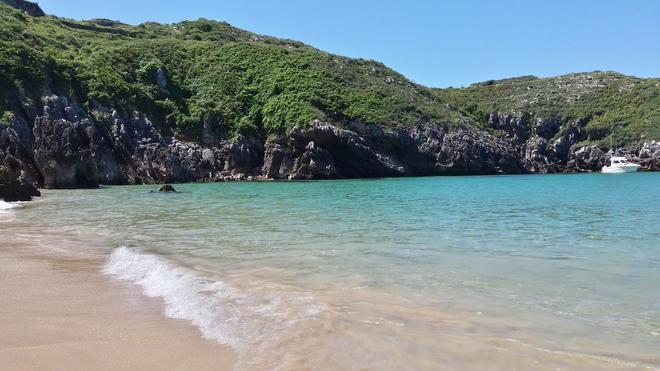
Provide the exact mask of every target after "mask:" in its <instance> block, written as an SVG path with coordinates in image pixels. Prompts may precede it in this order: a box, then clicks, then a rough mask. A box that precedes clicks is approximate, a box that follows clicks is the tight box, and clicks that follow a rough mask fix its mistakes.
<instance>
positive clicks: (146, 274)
mask: <svg viewBox="0 0 660 371" xmlns="http://www.w3.org/2000/svg"><path fill="white" fill-rule="evenodd" d="M103 271H104V273H106V274H110V275H114V276H116V277H117V278H120V279H122V280H128V281H131V282H134V283H136V284H138V285H140V286H141V287H142V289H143V292H144V294H146V295H147V296H149V297H158V298H162V299H163V300H164V302H165V314H166V315H167V316H168V317H171V318H176V319H182V320H188V321H191V322H192V323H193V324H194V325H195V326H196V327H197V328H199V330H200V331H201V332H202V334H203V336H204V337H205V338H207V339H211V340H216V341H218V342H220V343H222V344H226V345H229V346H231V347H232V348H234V349H235V350H236V351H237V352H238V353H239V356H240V357H241V358H246V356H248V355H249V358H250V360H249V362H250V363H251V364H255V363H256V362H255V358H254V357H257V355H256V354H255V353H257V354H261V355H265V354H266V353H268V350H269V349H272V348H274V347H276V346H277V343H280V342H282V341H286V339H290V338H292V337H295V336H296V332H297V331H296V328H297V327H299V326H301V327H304V325H303V323H304V322H306V321H310V320H312V321H313V320H314V319H315V318H317V317H318V316H319V315H320V313H321V311H322V310H323V306H321V305H318V304H317V303H316V302H315V299H314V297H313V296H312V295H311V294H309V293H305V292H300V291H296V290H292V289H291V288H290V287H288V286H283V285H275V284H272V283H264V282H251V283H248V284H246V285H245V286H242V285H241V287H240V288H239V287H234V286H231V285H228V284H227V283H225V282H223V281H221V280H219V279H217V278H216V277H212V276H211V275H210V274H207V273H206V272H204V273H202V272H200V271H196V270H193V269H190V268H187V267H184V266H181V265H178V264H177V263H175V262H173V261H167V260H166V259H163V258H160V257H158V256H156V255H153V254H146V253H141V252H137V251H134V250H132V249H129V248H126V247H120V248H117V249H115V250H114V251H113V252H112V254H111V255H110V256H109V257H108V259H107V262H106V264H105V266H104V269H103ZM246 281H247V280H246Z"/></svg>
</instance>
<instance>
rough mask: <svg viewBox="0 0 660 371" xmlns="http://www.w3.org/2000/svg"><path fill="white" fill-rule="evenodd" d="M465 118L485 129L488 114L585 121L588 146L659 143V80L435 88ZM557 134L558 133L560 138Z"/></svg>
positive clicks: (603, 77)
mask: <svg viewBox="0 0 660 371" xmlns="http://www.w3.org/2000/svg"><path fill="white" fill-rule="evenodd" d="M435 94H436V96H437V97H438V98H440V99H443V100H447V101H450V102H452V104H454V105H456V106H457V107H459V109H460V110H461V111H462V112H463V113H464V114H465V115H467V116H470V117H471V118H472V119H473V120H474V121H476V122H478V123H480V124H481V125H482V126H484V127H486V128H488V129H493V128H489V127H488V124H487V122H488V116H489V114H490V113H491V112H503V113H511V114H513V115H528V116H530V117H533V116H536V117H543V118H556V119H558V120H560V121H562V122H566V121H569V120H573V119H583V120H586V121H587V122H588V124H587V127H586V129H587V133H588V135H589V139H590V141H591V142H592V143H596V144H601V145H602V146H604V147H608V146H609V144H610V141H612V142H616V143H619V144H624V143H625V144H632V143H635V142H638V141H640V140H644V139H656V140H657V139H660V79H640V78H635V77H629V76H624V75H621V74H619V73H615V72H592V73H578V74H570V75H565V76H560V77H552V78H537V77H534V76H523V77H518V78H511V79H506V80H498V81H487V82H483V83H478V84H474V85H472V86H470V87H468V88H464V89H437V90H435ZM558 135H559V134H558Z"/></svg>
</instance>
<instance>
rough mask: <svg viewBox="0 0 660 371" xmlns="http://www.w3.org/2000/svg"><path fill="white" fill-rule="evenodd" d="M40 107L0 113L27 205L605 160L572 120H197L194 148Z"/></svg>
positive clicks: (106, 120)
mask: <svg viewBox="0 0 660 371" xmlns="http://www.w3.org/2000/svg"><path fill="white" fill-rule="evenodd" d="M42 102H43V104H42V105H41V108H37V104H35V103H34V102H33V100H31V99H30V98H29V97H27V96H25V94H24V93H21V92H19V94H18V95H17V96H16V97H15V98H13V99H12V100H10V101H9V103H10V104H9V106H10V108H11V109H12V112H13V113H14V115H13V117H12V120H11V123H10V125H9V126H4V125H3V126H0V151H1V152H0V164H4V165H2V166H4V168H3V169H5V170H3V171H4V173H3V174H4V175H2V176H3V178H0V179H2V182H4V183H2V184H0V186H2V185H4V187H5V188H4V189H9V188H8V186H7V185H8V184H11V187H13V188H16V187H18V186H17V185H22V186H24V187H25V188H24V189H25V190H26V194H34V190H33V189H30V187H32V188H34V186H35V185H39V186H44V187H49V188H81V187H97V186H99V185H100V184H154V183H176V182H190V181H209V182H210V181H228V180H265V179H290V180H296V179H332V178H358V177H360V178H369V177H394V176H425V175H474V174H517V173H526V172H535V173H547V172H562V171H595V170H599V169H600V168H601V167H602V166H603V165H604V164H605V163H606V162H607V161H608V159H609V156H610V155H611V154H608V153H603V152H602V151H601V150H600V149H598V148H596V147H584V146H580V145H579V143H580V142H581V141H583V140H585V139H586V135H587V134H586V130H585V122H583V121H580V120H574V121H570V122H567V123H564V124H563V125H560V124H559V122H558V121H556V120H553V119H542V118H527V117H523V116H512V115H506V114H497V113H496V114H492V115H491V116H490V120H491V121H492V122H493V123H494V124H495V125H496V127H497V128H499V129H498V131H497V133H499V135H498V137H495V136H493V135H491V134H489V133H487V132H485V131H482V130H479V129H475V128H472V127H464V128H460V129H458V130H454V131H448V130H447V129H446V128H445V127H444V126H442V125H434V124H424V125H419V126H417V127H412V128H400V129H395V130H383V129H382V128H380V127H378V126H376V125H370V124H366V123H363V122H348V123H343V124H330V123H326V122H321V121H313V122H310V123H309V124H307V125H304V126H302V127H296V128H294V129H292V130H291V131H289V132H288V133H285V134H281V135H277V136H276V135H273V136H270V137H268V138H265V139H262V138H256V137H239V138H238V139H237V140H235V141H228V140H227V139H226V134H225V131H224V129H223V127H222V125H221V123H220V122H218V121H217V120H216V119H214V118H213V117H208V118H205V121H204V130H203V135H202V139H201V140H200V144H198V143H191V142H185V141H181V140H177V139H174V138H170V137H163V136H161V135H160V134H159V133H158V130H157V129H156V128H155V126H154V125H153V124H152V122H151V121H150V120H149V119H148V118H147V117H145V115H143V114H141V113H139V112H134V113H132V114H130V115H128V116H122V115H120V114H118V113H117V112H115V111H112V110H109V109H105V108H103V107H100V108H99V109H98V111H99V112H100V113H95V114H93V115H92V114H90V113H89V112H87V111H85V110H83V109H80V108H79V107H78V106H77V105H76V104H75V102H70V101H69V100H68V99H66V98H65V97H58V96H50V97H44V98H42ZM527 128H529V129H527ZM619 154H628V155H629V157H632V158H633V159H634V160H635V161H639V162H640V163H641V164H642V166H643V168H644V169H649V170H658V169H660V143H657V142H649V143H645V144H644V145H641V146H639V147H638V148H633V149H630V150H629V151H628V152H627V153H625V152H619ZM7 161H9V162H8V163H5V162H7ZM8 164H9V165H8ZM10 178H11V179H10ZM5 192H6V191H5Z"/></svg>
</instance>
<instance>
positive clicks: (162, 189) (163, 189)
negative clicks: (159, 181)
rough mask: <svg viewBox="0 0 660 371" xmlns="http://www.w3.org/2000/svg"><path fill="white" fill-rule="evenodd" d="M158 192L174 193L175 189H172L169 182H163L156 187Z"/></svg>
mask: <svg viewBox="0 0 660 371" xmlns="http://www.w3.org/2000/svg"><path fill="white" fill-rule="evenodd" d="M158 192H166V193H174V192H176V189H174V187H173V186H172V185H171V184H163V185H162V186H161V187H160V188H158Z"/></svg>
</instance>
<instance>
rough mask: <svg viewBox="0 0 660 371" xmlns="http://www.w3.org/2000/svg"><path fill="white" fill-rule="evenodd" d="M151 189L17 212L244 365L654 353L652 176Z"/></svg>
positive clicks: (409, 364)
mask: <svg viewBox="0 0 660 371" xmlns="http://www.w3.org/2000/svg"><path fill="white" fill-rule="evenodd" d="M153 188H154V187H153V186H127V187H109V188H102V189H99V190H86V191H48V192H46V193H45V197H43V199H42V200H40V201H37V202H35V203H32V204H28V205H27V206H26V207H23V208H21V209H19V210H18V211H16V215H17V218H19V219H21V220H23V221H33V222H35V223H36V222H38V223H42V224H44V225H46V226H48V227H49V228H58V229H59V230H64V231H67V232H70V233H78V234H85V235H89V236H94V237H95V238H98V239H100V240H101V241H103V247H100V248H101V249H105V250H104V251H105V254H107V263H106V265H105V273H107V274H110V275H113V276H114V277H116V278H118V279H125V280H129V281H131V282H135V283H136V284H138V285H140V286H142V287H143V289H144V292H145V294H146V295H149V296H154V297H160V298H163V299H164V301H165V314H166V315H168V316H171V317H175V318H182V319H186V320H190V321H192V323H193V324H194V325H195V326H197V327H198V328H199V329H200V331H201V333H202V334H203V335H204V336H205V337H207V338H210V339H214V340H217V341H220V342H222V343H225V344H228V345H230V346H232V347H234V348H235V349H237V351H238V352H239V354H240V355H241V362H242V363H241V365H242V366H241V367H244V368H271V367H282V368H307V367H314V368H316V367H322V366H325V367H330V368H334V367H337V368H374V369H376V368H391V369H397V368H418V369H419V368H435V366H437V365H445V366H453V367H457V368H458V367H468V368H470V367H471V366H479V365H490V366H493V365H500V366H502V367H503V368H506V367H508V366H510V365H511V364H513V365H518V366H521V367H525V366H526V365H527V366H529V365H531V363H530V364H526V363H524V362H523V361H521V362H520V364H517V363H516V362H515V361H512V359H515V358H516V357H519V358H520V359H521V360H526V359H529V361H530V362H540V364H545V365H550V366H552V365H560V366H563V365H569V366H570V365H573V366H575V367H577V368H580V367H581V366H590V365H592V363H590V362H595V363H594V364H595V365H596V366H598V367H600V366H603V365H605V366H612V367H620V366H622V365H624V366H630V367H638V366H640V365H642V366H649V367H659V365H660V361H659V357H660V174H658V173H644V174H641V173H640V174H628V175H602V174H589V175H546V176H498V177H432V178H407V179H379V180H345V181H319V182H292V183H289V182H282V183H277V182H275V183H218V184H185V185H178V186H177V189H178V190H179V191H180V193H178V194H157V193H149V190H151V189H153ZM78 248H81V247H78ZM84 248H91V247H84ZM95 248H96V247H95ZM502 349H504V350H502ZM489 362H494V363H489ZM498 362H499V363H498ZM525 362H526V361H525ZM598 362H601V363H602V364H598ZM537 365H538V364H537ZM580 365H581V366H580ZM495 368H497V367H495Z"/></svg>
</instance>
